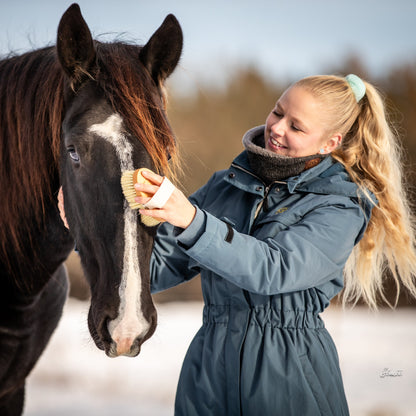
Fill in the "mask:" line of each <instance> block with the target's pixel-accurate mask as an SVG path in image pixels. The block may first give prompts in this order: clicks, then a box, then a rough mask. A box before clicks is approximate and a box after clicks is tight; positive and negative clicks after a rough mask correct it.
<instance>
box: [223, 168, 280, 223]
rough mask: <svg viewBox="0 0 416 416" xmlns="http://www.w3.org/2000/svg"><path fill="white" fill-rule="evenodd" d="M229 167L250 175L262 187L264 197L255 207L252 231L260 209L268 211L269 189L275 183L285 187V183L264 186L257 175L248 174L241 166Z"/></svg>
mask: <svg viewBox="0 0 416 416" xmlns="http://www.w3.org/2000/svg"><path fill="white" fill-rule="evenodd" d="M231 166H232V167H233V168H236V169H239V170H241V171H243V172H245V173H248V174H249V175H251V176H253V177H254V178H256V179H257V180H259V181H260V182H261V183H262V184H263V185H264V195H263V199H262V200H261V201H260V203H259V204H258V205H257V208H256V211H255V213H254V218H253V225H252V227H251V229H252V228H253V226H254V223H255V221H256V218H257V217H258V215H259V213H260V211H261V209H262V208H263V207H264V209H265V211H267V210H268V209H269V207H268V204H267V197H268V196H269V192H270V189H271V188H272V186H273V185H274V184H276V183H280V184H285V185H286V182H284V181H273V182H272V183H271V184H270V185H266V184H265V183H264V182H263V180H262V179H261V178H259V177H258V176H257V175H255V174H254V173H252V172H250V171H249V170H247V169H244V168H243V167H241V166H239V165H236V164H235V163H231ZM250 231H251V230H250Z"/></svg>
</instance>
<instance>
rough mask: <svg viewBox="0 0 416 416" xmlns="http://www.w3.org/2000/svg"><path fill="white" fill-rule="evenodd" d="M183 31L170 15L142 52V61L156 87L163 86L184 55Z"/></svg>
mask: <svg viewBox="0 0 416 416" xmlns="http://www.w3.org/2000/svg"><path fill="white" fill-rule="evenodd" d="M182 44H183V36H182V29H181V26H180V25H179V22H178V21H177V19H176V17H175V16H174V15H173V14H169V15H168V16H167V17H166V19H165V20H164V21H163V23H162V25H161V26H160V27H159V29H157V30H156V32H155V33H154V34H153V35H152V37H151V38H150V39H149V41H148V42H147V43H146V45H144V46H143V48H142V50H141V51H140V60H141V61H142V63H143V65H144V66H145V67H146V68H147V70H148V71H149V73H150V74H151V76H152V78H153V80H154V82H155V83H156V85H161V84H163V82H164V81H165V79H166V78H167V77H168V76H169V75H170V74H171V73H172V72H173V70H174V69H175V67H176V65H177V64H178V62H179V58H180V56H181V53H182Z"/></svg>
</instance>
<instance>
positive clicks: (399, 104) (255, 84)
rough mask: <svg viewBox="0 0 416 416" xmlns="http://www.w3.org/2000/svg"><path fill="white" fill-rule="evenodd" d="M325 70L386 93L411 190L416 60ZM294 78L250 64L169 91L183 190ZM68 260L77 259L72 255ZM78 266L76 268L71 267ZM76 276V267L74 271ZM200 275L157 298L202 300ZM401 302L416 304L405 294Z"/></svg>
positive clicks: (354, 61) (195, 183)
mask: <svg viewBox="0 0 416 416" xmlns="http://www.w3.org/2000/svg"><path fill="white" fill-rule="evenodd" d="M327 73H332V74H340V75H347V74H349V73H355V74H357V75H358V76H360V77H362V78H363V79H366V80H368V81H370V82H371V83H372V84H374V85H375V86H376V87H378V88H379V89H380V90H381V91H382V92H383V93H384V95H385V99H386V105H387V109H388V112H389V114H390V118H391V123H392V125H393V126H394V128H395V129H396V130H397V132H398V133H399V138H400V140H401V141H402V143H403V147H404V149H405V152H404V157H405V159H404V163H405V167H406V168H405V169H406V183H407V185H408V186H409V189H410V190H412V189H415V178H416V176H415V173H416V172H415V166H416V164H415V162H416V112H415V111H416V63H415V64H414V65H411V64H408V65H404V66H401V67H397V68H396V69H393V70H391V71H390V72H388V73H386V74H385V76H384V77H382V78H378V79H375V78H374V77H372V76H371V75H370V74H369V73H368V71H367V70H366V68H365V66H364V65H363V64H362V62H361V61H360V59H358V58H357V57H354V56H352V57H350V58H349V59H348V60H347V61H346V62H344V64H343V65H342V66H341V68H333V69H332V70H330V71H328V72H327ZM294 81H296V80H295V79H293V80H290V81H289V82H287V83H285V85H280V84H276V83H273V82H271V81H269V80H268V79H267V78H266V77H265V76H264V75H262V74H261V73H260V72H259V71H258V70H256V69H255V68H253V67H246V68H242V69H240V70H239V71H237V72H236V73H235V74H234V76H233V77H232V78H231V79H229V81H228V82H227V83H226V84H225V86H223V87H212V86H209V87H200V88H199V89H197V90H196V91H194V92H192V93H190V94H188V95H183V94H179V93H176V94H175V91H171V92H170V96H169V105H168V115H169V119H170V122H171V125H172V127H173V130H174V132H175V134H176V137H177V142H178V145H179V153H180V160H181V167H182V169H183V171H182V173H180V175H179V179H180V180H179V181H180V183H181V186H182V188H183V190H184V192H185V193H186V194H190V193H192V192H193V191H195V190H196V189H198V188H199V187H200V186H202V185H203V184H204V183H205V182H206V181H207V180H208V179H209V177H210V176H211V175H212V174H213V173H214V172H215V171H217V170H220V169H225V168H227V167H228V166H229V165H230V163H231V162H232V160H233V159H234V157H235V156H236V155H238V154H239V153H240V152H241V151H242V150H243V146H242V143H241V139H242V136H243V134H244V133H245V132H246V131H247V130H248V129H250V128H252V127H254V126H257V125H260V124H264V122H265V119H266V117H267V115H268V113H269V112H270V110H271V109H272V107H273V106H274V104H275V102H276V100H277V99H278V98H279V96H280V95H281V93H282V92H283V91H284V90H286V88H287V87H288V86H289V85H290V83H291V82H294ZM69 262H70V264H71V263H76V260H74V259H70V260H69ZM71 269H72V270H76V269H77V266H76V267H75V268H73V267H72V268H71ZM76 273H78V274H80V271H79V269H78V271H77V272H76ZM79 279H82V278H81V277H79V276H78V279H76V280H77V282H78V283H75V282H74V284H73V294H74V295H75V296H80V297H85V296H88V295H87V294H86V293H87V292H85V285H83V284H82V282H81V286H80V284H79ZM386 292H387V293H388V298H389V299H394V295H393V292H395V288H394V285H393V284H388V285H387V287H386ZM201 298H202V297H201V291H200V282H199V279H198V278H197V279H194V280H193V281H192V282H189V283H186V284H184V285H181V286H179V287H177V288H173V289H170V290H168V291H166V292H164V293H162V294H158V295H156V301H161V302H163V301H171V300H195V299H201ZM399 304H400V305H410V304H412V305H416V302H414V301H410V300H409V299H408V298H407V296H406V295H405V294H403V295H401V297H400V302H399Z"/></svg>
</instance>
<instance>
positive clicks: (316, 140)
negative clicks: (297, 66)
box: [264, 85, 341, 157]
mask: <svg viewBox="0 0 416 416" xmlns="http://www.w3.org/2000/svg"><path fill="white" fill-rule="evenodd" d="M322 111H323V109H322V107H321V106H320V105H319V102H318V101H317V100H316V99H315V98H314V97H313V95H312V94H311V93H310V92H309V91H307V90H305V89H304V88H302V87H299V86H296V85H295V86H293V87H291V88H289V89H288V90H287V91H286V92H285V93H283V95H282V96H281V97H280V98H279V100H278V101H277V103H276V106H275V107H274V108H273V110H272V111H271V113H270V114H269V116H268V117H267V120H266V126H265V129H264V139H265V147H266V149H267V150H270V151H272V152H273V153H277V154H280V155H283V156H289V157H302V156H310V155H314V154H317V153H323V154H325V153H330V152H332V150H334V149H335V148H336V147H337V146H338V145H339V144H340V143H341V135H340V134H336V135H334V136H333V137H330V138H328V137H326V135H325V132H326V126H325V124H324V119H323V117H322ZM321 149H322V152H321Z"/></svg>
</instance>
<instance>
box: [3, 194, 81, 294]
mask: <svg viewBox="0 0 416 416" xmlns="http://www.w3.org/2000/svg"><path fill="white" fill-rule="evenodd" d="M33 230H34V231H33V232H32V233H31V235H30V236H27V238H26V239H25V240H24V241H22V246H21V250H22V252H21V253H18V252H15V251H14V252H12V253H10V258H9V263H10V266H8V267H6V268H5V269H4V270H2V271H1V274H2V275H3V274H6V275H7V276H6V278H2V279H1V280H0V286H3V288H4V290H7V291H11V292H15V293H20V294H22V295H23V296H26V295H29V296H35V295H36V294H38V293H39V292H40V291H41V290H42V289H43V287H44V286H45V285H46V284H47V282H48V281H49V280H50V279H51V277H52V275H53V274H54V273H55V271H56V269H57V268H58V267H59V266H60V264H61V263H62V262H63V261H65V259H66V258H67V256H68V255H69V253H70V252H71V250H72V249H73V247H74V242H73V239H72V237H71V235H70V234H69V232H68V231H67V230H66V228H65V227H64V225H63V224H62V221H61V219H60V217H59V213H58V210H57V207H56V205H54V203H53V201H52V202H51V203H50V204H49V205H48V207H46V210H45V217H44V220H43V222H42V224H34V226H33ZM0 290H1V289H0Z"/></svg>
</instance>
